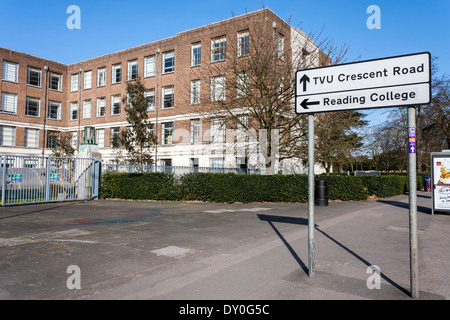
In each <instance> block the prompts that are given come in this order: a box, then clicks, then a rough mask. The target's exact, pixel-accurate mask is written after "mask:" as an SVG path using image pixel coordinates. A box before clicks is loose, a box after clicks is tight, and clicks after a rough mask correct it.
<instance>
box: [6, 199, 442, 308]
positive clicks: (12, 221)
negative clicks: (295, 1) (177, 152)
mask: <svg viewBox="0 0 450 320" xmlns="http://www.w3.org/2000/svg"><path fill="white" fill-rule="evenodd" d="M417 200H418V201H417V203H418V229H419V236H418V239H419V268H420V275H419V290H420V296H419V298H420V299H424V300H448V299H449V298H450V250H449V249H448V248H449V247H450V232H449V230H450V215H448V214H435V215H431V209H430V208H431V194H430V193H429V192H421V191H419V192H418V199H417ZM408 219H409V211H408V196H407V195H401V196H396V197H392V198H387V199H381V200H368V201H355V202H340V201H336V202H330V204H329V206H327V207H316V209H315V222H316V229H315V256H316V259H315V267H316V270H315V277H312V278H311V277H309V276H308V271H307V265H308V246H307V242H308V239H307V237H308V234H307V229H308V227H307V223H308V221H307V204H285V203H252V204H214V203H200V202H151V201H118V200H99V201H91V202H60V203H50V204H38V205H27V206H15V207H2V208H0V299H2V300H6V299H10V300H44V299H45V300H55V299H56V300H62V299H69V300H72V299H74V300H92V299H93V300H144V299H145V300H147V299H152V300H252V301H253V300H260V301H263V300H264V301H265V300H312V299H314V300H316V299H317V300H337V299H339V300H341V299H342V300H366V299H377V300H410V299H411V297H410V285H409V281H410V276H409V275H410V272H409V271H410V270H409V267H410V264H409V229H408V228H409V223H408ZM373 265H375V266H377V267H378V268H379V270H380V272H381V274H380V277H379V279H380V286H379V289H377V288H373V289H369V287H370V283H376V280H377V279H378V278H376V276H377V274H373V273H372V271H371V269H368V268H369V267H370V266H373ZM70 266H76V268H78V269H77V270H78V271H79V272H77V271H73V270H75V269H73V267H70ZM369 278H370V279H369ZM368 282H370V283H369V287H368ZM76 284H78V285H79V289H77V288H76ZM74 287H75V288H74ZM372 287H373V286H372Z"/></svg>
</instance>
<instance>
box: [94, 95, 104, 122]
mask: <svg viewBox="0 0 450 320" xmlns="http://www.w3.org/2000/svg"><path fill="white" fill-rule="evenodd" d="M96 117H97V118H104V117H106V97H99V98H97V110H96Z"/></svg>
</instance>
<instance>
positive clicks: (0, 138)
mask: <svg viewBox="0 0 450 320" xmlns="http://www.w3.org/2000/svg"><path fill="white" fill-rule="evenodd" d="M9 130H10V131H9ZM7 131H9V132H7ZM6 133H8V134H9V135H8V136H7V138H8V140H6V139H5V134H6ZM5 140H6V141H8V143H5ZM0 146H3V147H15V146H16V127H12V126H0Z"/></svg>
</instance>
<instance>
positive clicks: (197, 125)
mask: <svg viewBox="0 0 450 320" xmlns="http://www.w3.org/2000/svg"><path fill="white" fill-rule="evenodd" d="M200 133H201V121H200V119H199V118H197V119H191V143H192V144H194V143H200V142H201V141H200Z"/></svg>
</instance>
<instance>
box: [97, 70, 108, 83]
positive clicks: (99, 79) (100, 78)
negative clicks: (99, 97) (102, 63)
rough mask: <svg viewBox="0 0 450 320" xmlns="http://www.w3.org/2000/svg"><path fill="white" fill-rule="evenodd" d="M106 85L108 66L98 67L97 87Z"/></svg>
mask: <svg viewBox="0 0 450 320" xmlns="http://www.w3.org/2000/svg"><path fill="white" fill-rule="evenodd" d="M105 86H106V67H102V68H98V69H97V87H105Z"/></svg>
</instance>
